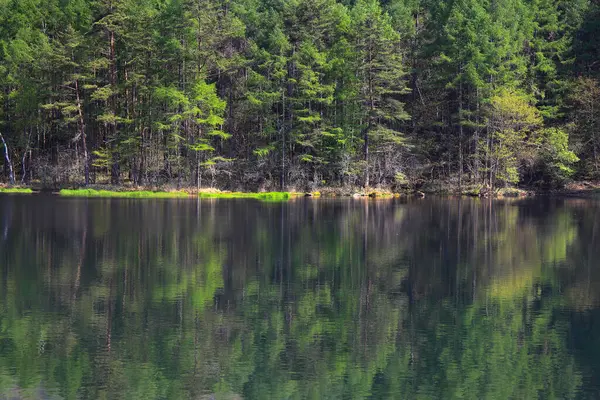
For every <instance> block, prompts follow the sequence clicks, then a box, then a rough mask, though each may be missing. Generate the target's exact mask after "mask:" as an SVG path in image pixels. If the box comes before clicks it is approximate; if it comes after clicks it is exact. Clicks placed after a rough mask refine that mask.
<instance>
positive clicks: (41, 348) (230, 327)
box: [0, 196, 600, 400]
mask: <svg viewBox="0 0 600 400" xmlns="http://www.w3.org/2000/svg"><path fill="white" fill-rule="evenodd" d="M0 264H1V266H0V268H1V274H0V398H10V399H13V398H14V399H24V398H32V399H38V398H46V399H63V398H64V399H144V400H150V399H188V398H191V399H212V398H214V399H219V398H221V399H242V398H243V399H305V398H307V399H308V398H310V399H354V398H356V399H363V398H365V399H369V398H370V399H394V398H397V399H440V398H443V399H455V398H456V399H458V398H461V399H484V398H490V399H509V398H514V399H537V398H543V399H545V398H557V399H564V398H590V399H591V398H599V397H600V202H595V201H589V200H558V199H537V200H524V201H478V200H457V199H424V200H387V201H366V200H350V199H344V200H326V199H320V200H311V199H299V200H294V201H291V202H290V203H286V204H273V203H261V202H258V201H254V200H202V201H198V200H191V199H190V200H187V199H186V200H127V199H121V200H107V199H98V200H95V199H90V200H87V199H61V198H57V197H51V196H25V197H23V196H3V197H0Z"/></svg>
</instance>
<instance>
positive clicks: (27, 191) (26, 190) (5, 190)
mask: <svg viewBox="0 0 600 400" xmlns="http://www.w3.org/2000/svg"><path fill="white" fill-rule="evenodd" d="M0 193H21V194H31V193H33V190H31V189H29V188H0Z"/></svg>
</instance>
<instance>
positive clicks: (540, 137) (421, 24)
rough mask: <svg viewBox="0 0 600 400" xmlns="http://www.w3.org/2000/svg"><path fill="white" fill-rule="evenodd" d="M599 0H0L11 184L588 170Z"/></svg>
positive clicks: (439, 179)
mask: <svg viewBox="0 0 600 400" xmlns="http://www.w3.org/2000/svg"><path fill="white" fill-rule="evenodd" d="M599 35H600V2H598V0H448V1H444V0H381V1H380V0H356V1H354V0H337V1H336V0H0V87H1V88H0V102H1V104H2V106H1V107H0V140H1V143H0V145H1V148H0V150H1V152H2V160H1V162H2V163H3V167H2V169H1V173H2V179H3V180H4V181H5V182H6V183H9V184H32V183H35V182H39V183H41V184H43V185H48V186H52V185H54V186H56V185H74V184H75V185H78V184H93V183H108V182H110V183H111V184H113V185H120V184H133V185H139V186H144V185H145V186H149V185H176V186H178V187H183V186H191V187H196V186H198V187H200V186H202V187H206V186H213V187H219V188H231V189H233V188H235V189H245V190H263V189H270V188H285V189H293V188H296V189H298V190H303V189H315V188H318V187H322V186H338V187H340V186H348V187H351V186H371V187H373V186H382V187H392V188H394V187H421V186H424V185H430V186H431V185H441V184H442V183H443V184H444V185H447V186H450V187H455V188H461V187H467V186H469V185H480V186H483V185H485V186H487V187H502V186H506V185H524V186H529V187H540V188H549V187H558V186H560V185H563V184H564V183H565V182H567V181H568V180H569V179H577V180H594V179H600V40H599V39H598V36H599Z"/></svg>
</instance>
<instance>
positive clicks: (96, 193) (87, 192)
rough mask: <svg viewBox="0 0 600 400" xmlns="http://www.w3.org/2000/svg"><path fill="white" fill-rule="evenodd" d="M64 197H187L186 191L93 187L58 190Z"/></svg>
mask: <svg viewBox="0 0 600 400" xmlns="http://www.w3.org/2000/svg"><path fill="white" fill-rule="evenodd" d="M59 194H60V195H61V196H65V197H115V198H136V199H145V198H148V199H171V198H183V197H189V194H187V193H186V192H151V191H123V192H117V191H111V190H95V189H63V190H61V191H60V192H59Z"/></svg>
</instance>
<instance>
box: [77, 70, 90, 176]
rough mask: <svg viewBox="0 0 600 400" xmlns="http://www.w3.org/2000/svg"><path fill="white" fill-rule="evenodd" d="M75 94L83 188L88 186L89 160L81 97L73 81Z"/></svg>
mask: <svg viewBox="0 0 600 400" xmlns="http://www.w3.org/2000/svg"><path fill="white" fill-rule="evenodd" d="M75 93H76V95H77V113H78V115H79V135H81V147H82V150H83V171H84V172H83V175H84V178H85V186H87V185H89V184H90V158H89V155H88V148H87V137H86V136H87V133H86V129H85V120H84V118H83V110H82V109H81V96H80V95H79V80H78V79H76V80H75Z"/></svg>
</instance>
